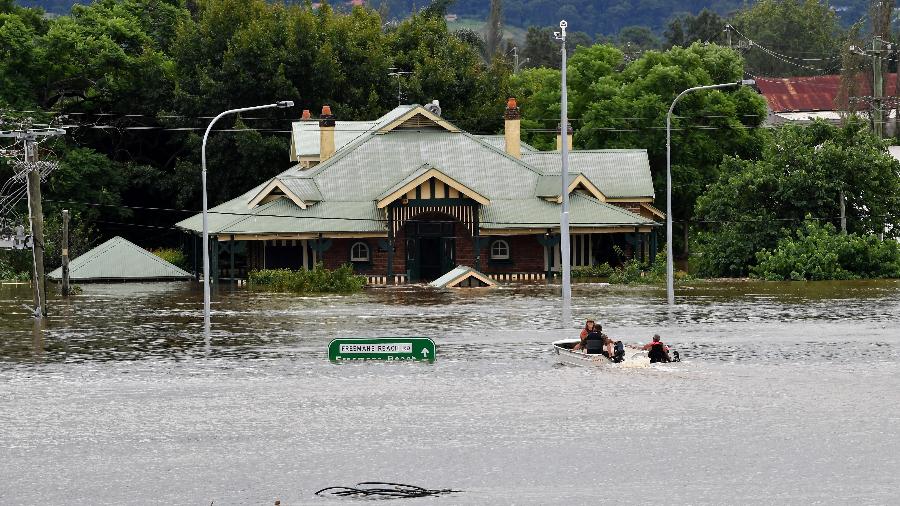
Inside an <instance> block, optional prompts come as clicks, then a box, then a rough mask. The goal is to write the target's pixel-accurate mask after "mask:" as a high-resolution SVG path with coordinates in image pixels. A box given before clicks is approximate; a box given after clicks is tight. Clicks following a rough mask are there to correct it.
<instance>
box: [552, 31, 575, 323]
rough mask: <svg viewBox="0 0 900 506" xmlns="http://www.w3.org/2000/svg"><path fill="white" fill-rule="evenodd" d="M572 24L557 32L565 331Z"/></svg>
mask: <svg viewBox="0 0 900 506" xmlns="http://www.w3.org/2000/svg"><path fill="white" fill-rule="evenodd" d="M568 26H569V23H567V22H566V20H565V19H564V20H562V21H560V22H559V29H560V31H559V32H556V33H555V35H556V38H557V40H560V41H562V50H561V52H562V64H561V72H560V73H561V74H562V81H561V83H560V88H561V90H560V125H559V134H560V137H561V139H562V142H561V143H560V146H559V151H560V155H562V163H561V165H562V167H561V170H560V172H562V174H561V176H562V177H561V181H560V183H561V193H560V197H562V213H561V215H560V220H559V257H560V264H561V267H562V268H561V269H560V270H561V272H560V274H562V300H563V306H562V324H563V328H568V327H569V325H570V324H571V322H572V278H571V273H572V267H571V265H569V264H570V262H571V260H572V259H571V257H570V255H571V253H570V244H569V96H568V90H567V85H566V64H567V61H566V57H567V55H566V27H568Z"/></svg>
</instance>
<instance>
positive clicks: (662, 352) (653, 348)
mask: <svg viewBox="0 0 900 506" xmlns="http://www.w3.org/2000/svg"><path fill="white" fill-rule="evenodd" d="M643 349H644V350H646V351H648V352H649V353H647V356H649V357H650V363H651V364H653V363H656V362H671V361H672V359H671V358H669V347H668V346H666V345H665V343H663V342H662V338H661V337H659V334H656V335H654V336H653V341H651V342H649V343H647V344H645V345H644V347H643Z"/></svg>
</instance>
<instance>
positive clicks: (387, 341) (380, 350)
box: [328, 337, 434, 362]
mask: <svg viewBox="0 0 900 506" xmlns="http://www.w3.org/2000/svg"><path fill="white" fill-rule="evenodd" d="M328 360H331V361H332V362H343V361H345V360H424V361H426V362H434V341H432V340H431V339H429V338H427V337H375V338H362V339H355V338H354V339H351V338H346V339H343V338H341V339H335V340H333V341H331V344H329V345H328Z"/></svg>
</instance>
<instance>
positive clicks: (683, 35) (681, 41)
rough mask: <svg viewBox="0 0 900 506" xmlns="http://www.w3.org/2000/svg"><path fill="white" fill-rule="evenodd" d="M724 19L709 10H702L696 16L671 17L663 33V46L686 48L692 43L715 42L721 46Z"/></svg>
mask: <svg viewBox="0 0 900 506" xmlns="http://www.w3.org/2000/svg"><path fill="white" fill-rule="evenodd" d="M724 28H725V19H723V18H722V16H719V15H718V14H716V13H715V12H713V11H711V10H709V9H703V10H702V11H700V12H699V13H697V15H696V16H694V15H691V14H681V15H678V16H675V17H673V18H672V19H671V20H670V21H669V23H668V25H667V26H666V31H665V34H664V36H665V46H666V47H667V48H669V47H672V46H682V47H687V46H690V45H691V44H693V43H694V42H716V43H719V44H721V43H722V42H723V40H722V38H721V37H722V31H723V30H724Z"/></svg>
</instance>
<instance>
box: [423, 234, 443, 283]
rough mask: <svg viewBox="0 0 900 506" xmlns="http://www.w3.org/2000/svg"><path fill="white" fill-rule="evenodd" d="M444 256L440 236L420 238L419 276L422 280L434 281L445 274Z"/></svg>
mask: <svg viewBox="0 0 900 506" xmlns="http://www.w3.org/2000/svg"><path fill="white" fill-rule="evenodd" d="M442 257H443V255H442V254H441V238H440V237H421V238H419V259H420V260H419V278H420V279H421V280H422V281H434V280H435V279H437V278H439V277H441V275H442V274H444V271H442V270H441V269H442V267H443V265H444V262H443V258H442Z"/></svg>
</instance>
